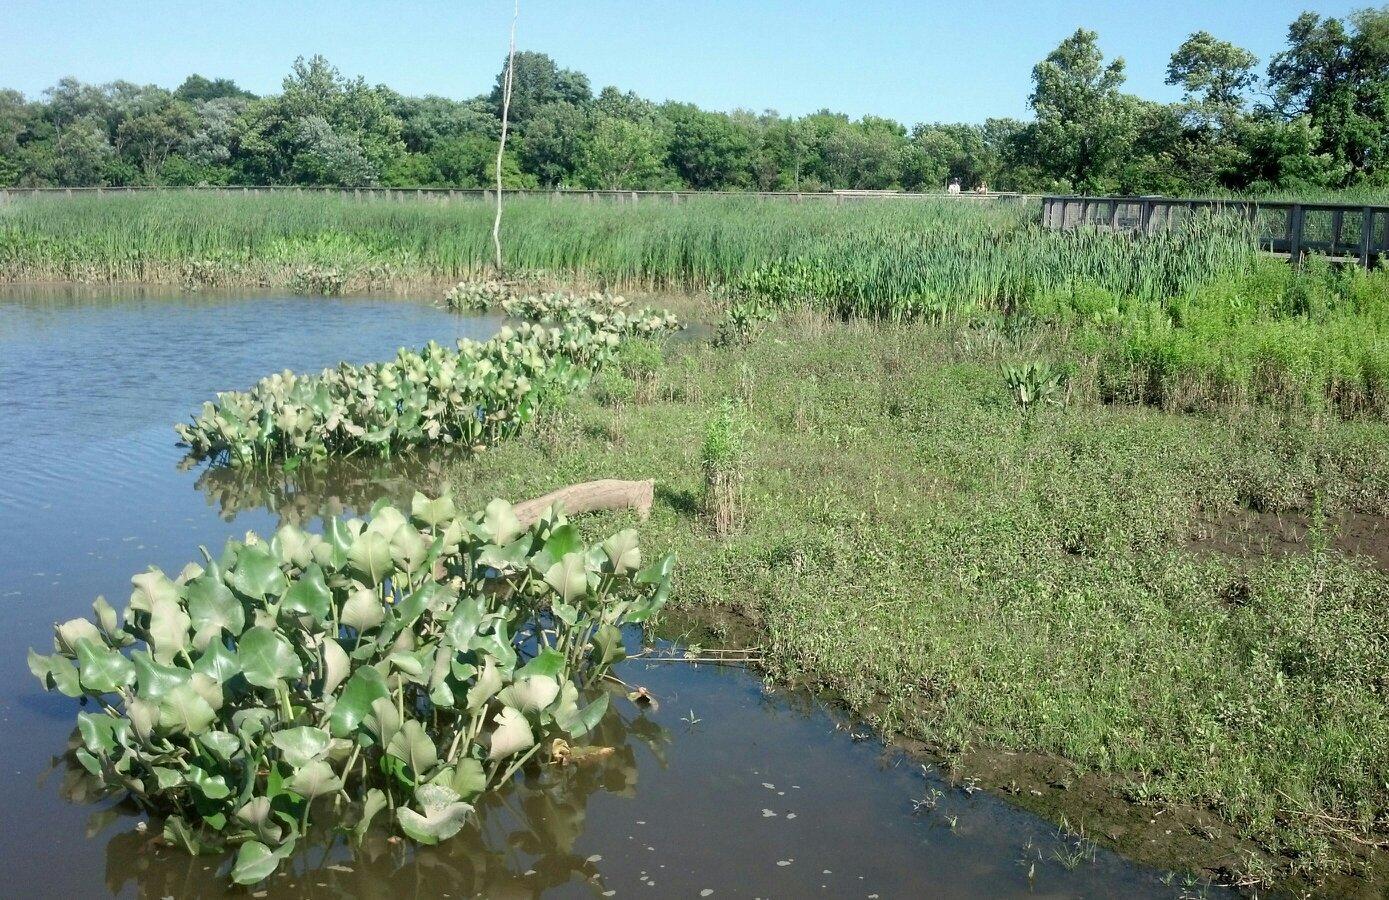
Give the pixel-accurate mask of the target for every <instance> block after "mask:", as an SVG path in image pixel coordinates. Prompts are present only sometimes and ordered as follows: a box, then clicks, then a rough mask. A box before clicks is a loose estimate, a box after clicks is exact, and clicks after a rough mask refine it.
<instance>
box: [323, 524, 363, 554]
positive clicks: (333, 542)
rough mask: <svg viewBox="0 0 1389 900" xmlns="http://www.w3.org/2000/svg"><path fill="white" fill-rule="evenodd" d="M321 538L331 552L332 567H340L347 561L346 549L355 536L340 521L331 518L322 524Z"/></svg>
mask: <svg viewBox="0 0 1389 900" xmlns="http://www.w3.org/2000/svg"><path fill="white" fill-rule="evenodd" d="M323 538H324V540H326V541H327V542H328V546H329V547H331V548H332V550H333V563H334V565H336V566H341V565H342V564H343V563H345V562H346V561H347V551H348V548H350V547H351V546H352V542H353V541H355V540H356V539H357V535H356V533H355V532H354V531H353V530H352V529H351V528H350V527H348V525H347V523H346V522H344V521H343V520H342V519H337V518H332V519H328V520H327V521H326V522H324V523H323Z"/></svg>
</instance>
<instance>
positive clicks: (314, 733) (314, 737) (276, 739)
mask: <svg viewBox="0 0 1389 900" xmlns="http://www.w3.org/2000/svg"><path fill="white" fill-rule="evenodd" d="M330 740H331V736H330V735H329V734H328V732H326V731H324V730H323V729H322V728H315V727H313V726H311V725H300V726H298V727H297V728H286V729H285V730H283V731H277V732H275V733H274V734H273V735H271V737H270V741H271V743H273V744H274V745H275V746H276V747H277V748H278V749H279V751H280V756H281V757H282V758H283V759H284V761H285V762H287V763H289V764H290V765H291V766H293V767H294V768H296V769H297V768H299V767H300V766H305V765H308V764H309V763H311V762H313V761H314V760H316V759H322V758H323V757H324V756H325V755H326V754H327V753H328V743H329V741H330Z"/></svg>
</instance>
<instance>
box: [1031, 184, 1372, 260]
mask: <svg viewBox="0 0 1389 900" xmlns="http://www.w3.org/2000/svg"><path fill="white" fill-rule="evenodd" d="M1205 210H1218V211H1223V212H1232V213H1236V214H1239V215H1242V216H1244V217H1245V218H1246V219H1248V220H1249V221H1250V222H1252V223H1253V225H1254V227H1255V229H1256V230H1257V231H1258V233H1259V246H1260V247H1261V248H1262V249H1263V250H1266V251H1268V252H1270V253H1277V254H1281V255H1286V256H1287V257H1288V258H1289V259H1294V260H1297V259H1301V258H1302V257H1303V256H1304V255H1306V254H1308V253H1320V254H1324V255H1326V256H1328V257H1330V258H1331V259H1333V260H1335V261H1339V262H1358V263H1359V264H1360V265H1362V266H1370V265H1373V264H1375V263H1376V262H1378V260H1379V259H1380V258H1381V257H1383V256H1385V255H1386V254H1387V253H1389V206H1364V205H1357V204H1351V203H1300V202H1297V203H1295V202H1284V201H1272V200H1270V201H1264V200H1188V199H1176V198H1171V197H1060V196H1056V197H1043V198H1042V225H1043V226H1044V227H1046V228H1055V229H1069V228H1079V227H1083V226H1088V227H1092V228H1101V229H1107V230H1110V231H1139V232H1145V233H1149V234H1151V233H1153V232H1155V231H1159V230H1161V229H1164V228H1170V227H1172V226H1173V225H1175V224H1177V223H1179V222H1182V221H1185V220H1186V219H1188V218H1190V217H1191V216H1193V215H1196V214H1197V213H1199V212H1201V211H1205Z"/></svg>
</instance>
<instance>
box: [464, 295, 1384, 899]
mask: <svg viewBox="0 0 1389 900" xmlns="http://www.w3.org/2000/svg"><path fill="white" fill-rule="evenodd" d="M1030 339H1032V340H1035V341H1036V342H1037V343H1038V346H1044V347H1048V348H1049V349H1057V347H1056V346H1055V345H1057V344H1058V343H1063V342H1065V341H1066V340H1069V338H1067V337H1066V336H1065V335H1058V334H1057V333H1056V332H1039V333H1037V334H1035V335H1033V336H1032V338H1030ZM1017 352H1018V350H1017V344H1015V343H1014V344H1002V343H995V344H991V345H983V344H980V343H979V342H978V341H977V340H976V339H975V336H973V335H971V334H970V333H969V332H968V331H967V330H964V329H960V328H957V327H952V326H933V325H929V324H920V323H918V324H906V325H896V326H891V325H876V326H872V325H867V324H863V323H831V322H829V321H827V320H824V319H821V318H818V317H814V316H797V317H795V318H794V319H793V320H791V321H785V322H783V323H782V324H780V325H775V326H772V327H771V328H770V329H769V330H768V331H767V332H766V333H765V334H763V335H762V336H761V337H760V338H758V339H757V340H756V341H754V342H753V343H752V344H751V345H750V346H747V347H742V348H737V347H733V348H715V347H712V346H709V345H704V344H692V345H689V346H688V347H687V348H686V349H685V350H683V351H681V352H678V353H677V354H676V355H675V356H674V357H673V358H671V359H670V360H668V361H667V362H666V363H665V364H664V365H661V366H658V367H655V369H654V371H653V370H652V367H651V366H650V364H649V362H647V363H641V362H634V363H633V364H632V365H631V366H630V367H629V370H628V372H627V375H626V376H613V375H610V376H606V377H604V378H600V379H599V381H598V382H597V383H596V384H595V386H594V390H593V391H592V392H591V393H590V395H589V396H587V397H585V398H582V399H578V400H575V401H573V402H571V403H570V404H568V405H567V406H565V407H563V408H560V409H558V410H556V411H554V412H553V414H551V415H549V416H548V417H546V419H545V421H543V422H541V423H539V427H538V430H537V431H535V432H534V433H532V434H531V435H530V436H528V437H526V438H523V439H522V440H520V441H519V442H517V443H515V444H512V445H508V446H506V447H502V448H499V449H498V450H497V451H496V452H489V453H488V454H485V455H484V456H483V457H482V458H480V459H479V460H477V461H475V462H470V463H468V464H467V465H464V466H461V467H459V468H458V470H457V471H456V472H455V474H454V476H453V481H454V485H455V490H456V492H457V493H458V494H459V495H460V502H463V501H466V502H467V503H475V502H476V501H478V500H479V499H482V498H485V497H489V496H492V495H494V494H501V495H503V496H510V497H513V498H518V499H519V498H526V497H531V496H537V495H539V494H541V493H544V492H545V491H548V490H550V489H553V488H554V487H556V486H558V485H560V484H565V483H569V482H574V481H581V480H585V479H590V478H598V477H629V478H647V477H651V478H655V479H656V480H657V483H658V486H659V487H658V491H657V504H656V508H655V510H654V513H653V517H652V519H651V521H650V522H648V523H647V524H646V525H644V526H643V537H644V539H645V540H646V541H647V543H648V544H649V545H650V546H652V547H671V548H676V549H678V550H679V552H680V554H681V562H680V575H679V583H678V586H677V595H678V597H677V601H678V603H679V604H681V605H683V606H685V607H686V608H701V609H705V610H708V609H721V610H725V611H727V612H729V613H731V614H733V615H735V616H736V618H737V619H738V620H740V621H743V622H748V623H751V626H752V628H753V629H754V631H755V632H756V634H757V639H758V640H759V641H760V642H762V643H763V644H764V645H765V646H766V647H767V648H768V652H767V663H768V666H769V669H770V671H771V673H772V674H773V675H774V676H776V677H778V678H782V679H789V680H794V681H798V682H802V683H807V684H810V685H813V686H816V687H819V688H822V689H826V690H828V691H830V692H832V693H833V694H835V695H837V696H839V697H841V698H843V700H844V701H845V702H846V703H847V704H848V705H849V706H850V707H852V708H853V709H854V710H856V711H858V712H859V713H860V714H862V715H864V716H867V717H869V718H870V719H871V720H872V721H874V722H875V723H876V724H878V725H879V726H881V727H882V728H883V729H885V730H888V731H898V732H901V733H903V734H905V735H908V736H911V737H915V738H919V739H922V740H924V741H926V742H928V744H929V745H930V746H931V747H933V748H935V749H936V750H937V751H939V752H941V753H944V754H946V755H947V756H949V757H951V758H953V759H954V760H955V761H956V764H957V766H958V769H957V772H958V773H959V774H960V775H961V777H969V776H971V775H975V774H981V773H983V772H984V771H985V769H986V768H987V767H986V766H985V764H984V762H983V759H984V758H985V757H984V754H986V753H988V752H994V751H998V750H1015V751H1025V752H1030V753H1040V754H1044V755H1046V756H1047V758H1059V759H1063V760H1065V761H1067V763H1066V766H1067V767H1069V768H1068V769H1067V771H1070V772H1071V773H1073V775H1072V776H1067V779H1066V781H1067V782H1069V781H1071V780H1072V778H1074V779H1080V782H1079V783H1083V784H1091V785H1092V786H1093V785H1101V786H1102V788H1103V791H1105V792H1108V794H1109V795H1110V796H1112V797H1120V798H1123V799H1126V800H1133V801H1139V802H1140V803H1141V804H1144V806H1142V807H1140V808H1141V809H1142V810H1143V812H1142V813H1141V814H1139V816H1138V818H1141V819H1142V820H1143V821H1144V822H1146V821H1148V820H1149V819H1151V820H1152V821H1154V822H1159V823H1163V822H1165V823H1167V824H1166V826H1165V828H1166V831H1167V834H1168V835H1169V837H1170V835H1171V834H1172V829H1173V828H1174V826H1175V825H1176V822H1178V821H1183V822H1198V821H1199V822H1201V823H1203V824H1200V825H1199V826H1198V825H1190V826H1189V828H1186V829H1183V828H1180V827H1179V828H1177V830H1178V831H1179V832H1180V834H1179V837H1181V838H1186V839H1194V840H1198V841H1199V842H1200V845H1201V846H1203V847H1208V848H1209V852H1206V853H1205V854H1204V855H1198V854H1195V853H1193V852H1192V851H1190V849H1189V848H1187V847H1185V845H1178V844H1176V843H1174V841H1176V840H1177V839H1176V838H1170V839H1168V840H1165V841H1163V842H1162V843H1156V842H1152V841H1148V840H1147V837H1146V833H1145V836H1144V837H1137V836H1133V837H1132V838H1131V839H1129V840H1127V841H1126V840H1123V839H1119V840H1118V843H1119V844H1120V846H1123V847H1124V848H1125V849H1126V850H1128V851H1129V852H1132V853H1135V854H1137V855H1139V856H1141V857H1144V858H1148V859H1151V860H1153V861H1156V862H1161V863H1163V864H1166V865H1179V866H1180V865H1188V866H1193V867H1205V868H1208V869H1211V870H1217V871H1220V872H1221V873H1222V874H1224V875H1226V876H1237V877H1240V878H1245V879H1248V880H1263V881H1284V882H1285V883H1286V879H1289V878H1292V877H1306V878H1309V879H1312V880H1316V879H1320V878H1324V877H1328V876H1329V875H1332V874H1333V873H1338V872H1363V871H1364V870H1365V869H1366V867H1367V866H1370V865H1372V863H1367V862H1366V860H1365V857H1364V856H1363V855H1362V854H1363V851H1364V850H1365V846H1364V844H1363V843H1361V842H1363V841H1366V840H1372V838H1369V837H1367V835H1371V834H1374V833H1375V832H1376V831H1378V832H1380V833H1382V832H1384V831H1385V830H1386V827H1389V787H1386V775H1389V716H1386V692H1389V654H1386V652H1385V651H1386V649H1389V609H1386V607H1385V605H1384V603H1383V598H1384V597H1385V595H1386V591H1389V575H1386V572H1385V571H1383V570H1381V569H1378V568H1376V564H1375V563H1374V561H1373V560H1370V559H1368V558H1366V557H1359V556H1349V555H1346V554H1343V553H1341V552H1339V551H1338V550H1337V549H1336V548H1337V547H1343V546H1345V542H1344V541H1343V540H1342V538H1341V537H1338V536H1337V533H1336V528H1335V523H1337V522H1339V521H1342V518H1341V517H1342V515H1343V513H1346V512H1348V511H1352V510H1358V511H1361V512H1362V513H1368V514H1370V515H1369V516H1366V517H1364V518H1365V520H1368V521H1372V522H1379V523H1384V522H1385V521H1386V520H1385V519H1384V518H1383V517H1384V515H1385V514H1386V513H1389V480H1387V479H1386V476H1385V473H1386V472H1389V429H1387V428H1386V427H1385V426H1383V425H1380V424H1372V423H1363V422H1362V423H1356V422H1346V421H1343V420H1341V419H1339V418H1337V417H1334V416H1322V415H1318V414H1315V413H1313V412H1309V411H1298V412H1294V413H1287V414H1284V413H1277V412H1273V411H1269V410H1262V411H1261V410H1258V409H1243V410H1240V411H1239V413H1238V414H1231V415H1202V416H1192V415H1186V416H1178V415H1172V414H1169V413H1166V412H1163V411H1160V410H1157V409H1153V408H1147V407H1129V406H1105V405H1098V404H1089V403H1085V402H1082V401H1083V398H1077V402H1074V403H1072V404H1071V405H1069V406H1065V407H1054V406H1049V405H1048V406H1045V407H1044V408H1041V409H1038V410H1036V411H1034V412H1032V413H1027V414H1024V413H1021V412H1020V411H1019V410H1018V409H1017V408H1016V406H1015V404H1014V403H1013V401H1012V400H1011V399H1010V397H1009V394H1008V391H1007V389H1006V388H1005V387H1004V385H1003V381H1002V378H1001V377H1000V374H999V371H1000V370H999V366H1000V364H1001V363H1003V362H1008V361H1011V360H1013V359H1014V358H1015V356H1016V354H1017ZM729 403H731V404H733V405H732V406H731V407H730V406H728V405H727V404H729ZM729 410H732V412H728V411H729ZM725 415H728V416H731V417H732V418H722V417H724V416H725ZM711 427H712V428H713V429H714V430H713V432H712V435H713V437H715V438H717V439H718V440H716V441H714V442H713V444H712V445H711V447H710V448H705V444H706V442H707V441H708V440H709V439H710V437H711ZM706 453H713V454H714V456H715V457H717V459H714V463H715V464H716V465H715V467H716V468H718V467H722V468H719V471H720V472H722V473H723V475H725V476H728V477H727V478H724V479H722V480H719V481H718V483H717V487H718V489H719V491H720V492H723V491H725V490H726V489H727V486H728V484H729V482H730V480H731V482H732V484H733V487H734V490H735V491H736V495H737V502H736V504H735V505H734V507H733V509H732V529H731V533H730V534H729V535H728V536H727V537H725V538H720V537H718V536H717V535H716V527H715V526H716V521H715V520H716V518H717V517H715V516H711V514H710V512H709V511H708V510H707V509H706V476H707V474H709V471H710V470H709V468H708V464H709V463H710V460H709V459H708V458H707V456H706V455H702V454H706ZM1251 509H1258V510H1264V511H1273V510H1283V511H1288V512H1290V513H1292V514H1295V515H1300V516H1304V517H1307V518H1308V520H1309V521H1312V522H1313V523H1314V524H1315V523H1325V524H1324V526H1323V527H1321V528H1314V529H1313V532H1312V537H1311V538H1310V539H1309V541H1308V550H1309V552H1305V553H1295V554H1291V555H1287V556H1275V555H1261V554H1259V553H1250V554H1244V555H1230V554H1227V553H1223V552H1217V551H1216V550H1215V549H1214V548H1215V547H1216V546H1225V545H1226V544H1228V543H1229V542H1228V541H1226V542H1224V543H1222V542H1221V541H1219V540H1216V538H1218V537H1228V536H1229V535H1226V534H1225V531H1224V530H1227V529H1228V528H1229V527H1230V526H1229V522H1230V521H1231V517H1233V520H1236V521H1243V520H1244V519H1245V517H1248V516H1251V515H1253V514H1252V513H1250V512H1249V510H1251ZM724 511H725V512H728V510H724ZM611 524H612V523H611V522H608V521H602V520H600V521H599V522H597V523H595V525H594V527H595V528H597V529H599V530H601V529H602V528H605V527H609V526H610V525H611ZM711 727H717V723H711ZM1022 758H1024V756H1023V755H1020V756H1018V757H1016V759H1022ZM1000 772H1001V773H1002V774H1000V775H999V776H998V778H997V779H995V781H996V782H997V783H996V784H995V785H994V786H997V787H1000V788H1002V789H1008V782H1009V781H1010V780H1012V781H1014V784H1013V788H1014V789H1017V787H1018V783H1017V780H1018V779H1020V778H1021V777H1022V776H1021V775H1020V774H1018V772H1017V771H1015V770H1013V769H1008V768H1004V769H1001V770H1000ZM1010 773H1011V774H1010ZM1085 779H1089V781H1088V782H1087V781H1085ZM1067 788H1070V793H1069V794H1068V793H1067ZM1043 792H1046V793H1047V794H1048V796H1049V797H1050V796H1051V795H1055V796H1056V797H1057V798H1061V800H1064V798H1065V797H1067V796H1069V797H1071V798H1072V800H1075V799H1076V798H1077V797H1078V796H1079V793H1078V788H1072V787H1071V786H1070V785H1069V784H1067V785H1065V786H1063V787H1061V788H1055V789H1053V787H1052V786H1048V785H1047V784H1042V783H1039V784H1038V792H1037V793H1038V796H1039V797H1040V795H1041V794H1042V793H1043ZM1021 795H1022V799H1023V800H1024V801H1028V800H1029V799H1030V792H1029V791H1022V792H1021ZM1061 800H1058V804H1057V805H1056V806H1055V807H1053V809H1054V810H1055V809H1064V808H1066V807H1065V803H1064V802H1061ZM1096 803H1098V801H1096ZM1087 810H1088V812H1087ZM1173 810H1188V811H1190V810H1197V811H1201V812H1202V815H1203V816H1205V818H1200V817H1197V818H1195V819H1192V818H1187V819H1180V818H1178V817H1177V815H1176V813H1175V812H1172V811H1173ZM1163 813H1169V814H1170V815H1171V816H1172V818H1169V819H1163V818H1161V816H1162V814H1163ZM1067 815H1068V817H1069V818H1070V821H1071V822H1072V823H1073V824H1075V823H1076V822H1077V819H1079V820H1080V821H1082V822H1086V823H1088V825H1089V827H1090V828H1091V829H1092V831H1094V832H1095V833H1096V834H1097V835H1103V834H1104V831H1103V828H1102V823H1103V822H1104V821H1105V819H1104V818H1103V817H1102V816H1101V815H1100V814H1099V812H1098V811H1097V809H1096V808H1094V804H1091V805H1090V806H1087V804H1086V803H1085V802H1080V804H1079V806H1078V807H1076V806H1074V805H1073V806H1071V807H1070V808H1069V811H1068V812H1067ZM1145 827H1146V826H1145ZM1154 827H1156V828H1158V829H1159V830H1158V831H1157V832H1156V834H1157V835H1158V836H1159V837H1160V836H1161V835H1162V833H1163V826H1162V825H1161V824H1159V825H1157V826H1154ZM1198 827H1199V828H1200V829H1205V830H1203V831H1201V833H1200V834H1195V836H1194V837H1193V833H1194V830H1195V829H1197V828H1198ZM1111 837H1112V836H1111ZM1101 839H1105V838H1103V837H1102V838H1101ZM1368 883H1370V882H1366V881H1363V880H1361V881H1358V882H1356V881H1353V882H1350V884H1352V885H1357V884H1358V885H1360V886H1362V887H1363V886H1364V885H1365V884H1368Z"/></svg>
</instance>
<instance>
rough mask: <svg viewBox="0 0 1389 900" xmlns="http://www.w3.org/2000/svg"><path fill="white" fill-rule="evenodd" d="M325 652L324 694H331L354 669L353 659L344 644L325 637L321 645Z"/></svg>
mask: <svg viewBox="0 0 1389 900" xmlns="http://www.w3.org/2000/svg"><path fill="white" fill-rule="evenodd" d="M320 646H321V648H322V653H323V672H322V674H323V696H325V697H327V696H331V695H332V694H333V692H334V691H336V690H337V689H338V685H340V684H342V682H343V679H345V678H346V677H347V674H348V672H350V671H351V670H352V660H351V658H349V657H348V655H347V651H346V650H344V649H342V644H339V643H338V642H337V641H335V640H333V639H332V638H330V637H325V638H324V639H323V643H322V644H321V645H320Z"/></svg>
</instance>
